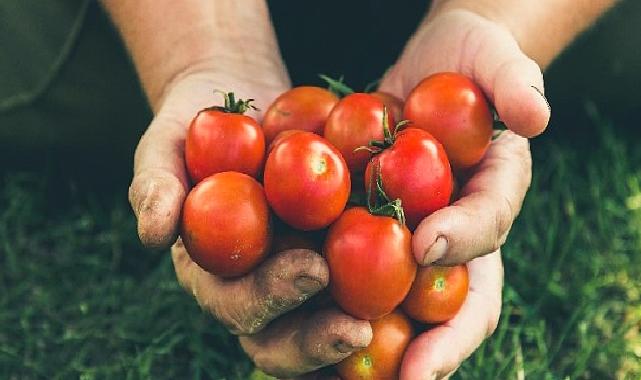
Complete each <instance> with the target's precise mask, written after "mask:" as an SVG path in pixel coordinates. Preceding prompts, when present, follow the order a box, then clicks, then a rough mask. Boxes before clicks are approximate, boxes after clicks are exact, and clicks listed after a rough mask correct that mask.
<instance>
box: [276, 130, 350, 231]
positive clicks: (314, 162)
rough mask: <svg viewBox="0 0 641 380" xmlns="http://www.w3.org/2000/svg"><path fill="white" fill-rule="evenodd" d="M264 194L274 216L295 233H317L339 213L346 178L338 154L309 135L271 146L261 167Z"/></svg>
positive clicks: (346, 194)
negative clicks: (262, 169) (298, 231)
mask: <svg viewBox="0 0 641 380" xmlns="http://www.w3.org/2000/svg"><path fill="white" fill-rule="evenodd" d="M264 183H265V193H266V194H267V200H268V201H269V204H270V205H271V206H272V208H273V209H274V212H275V213H276V214H277V215H278V216H279V217H280V218H281V219H282V220H283V221H284V222H285V223H287V224H289V225H290V226H292V227H294V228H297V229H299V230H304V231H310V230H318V229H321V228H323V227H326V226H328V225H329V224H331V223H332V222H333V221H334V220H336V218H338V217H339V216H340V214H341V212H343V209H344V208H345V205H346V204H347V199H348V198H349V192H350V176H349V171H348V170H347V166H346V165H345V161H344V160H343V157H341V155H340V153H339V152H338V151H337V150H336V148H334V147H333V146H332V145H331V144H329V143H328V142H327V141H326V140H325V139H323V138H322V137H320V136H318V135H315V134H313V133H311V132H300V133H294V134H291V135H290V136H288V137H287V138H286V139H284V140H283V141H281V142H280V143H278V144H277V145H276V146H274V148H273V150H272V151H271V152H270V153H269V157H267V163H266V164H265V175H264Z"/></svg>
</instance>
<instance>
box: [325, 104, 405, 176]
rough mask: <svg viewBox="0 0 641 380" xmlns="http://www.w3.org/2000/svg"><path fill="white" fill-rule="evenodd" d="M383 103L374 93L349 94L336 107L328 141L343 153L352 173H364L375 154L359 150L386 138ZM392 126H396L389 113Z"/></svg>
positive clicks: (330, 119) (327, 124) (326, 127)
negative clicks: (372, 155) (374, 141)
mask: <svg viewBox="0 0 641 380" xmlns="http://www.w3.org/2000/svg"><path fill="white" fill-rule="evenodd" d="M383 109H384V105H383V102H382V101H381V100H380V99H378V98H377V97H376V96H373V95H371V94H363V93H354V94H350V95H347V96H346V97H344V98H343V99H341V101H340V102H338V104H337V105H336V107H334V109H333V110H332V113H330V114H329V117H328V118H327V123H326V124H325V134H324V136H325V138H326V139H327V140H329V142H331V143H332V144H334V146H336V148H338V150H339V151H340V152H341V154H342V155H343V157H344V158H345V161H346V162H347V167H349V170H350V171H351V172H352V173H362V172H363V171H364V170H365V166H366V165H367V161H368V160H369V159H370V157H371V154H370V153H369V152H367V151H364V150H360V151H357V152H354V150H355V149H356V148H359V147H361V146H366V145H367V144H369V142H370V141H371V140H381V139H382V138H383V129H382V128H381V125H382V121H383ZM388 121H389V124H390V125H392V124H393V120H392V117H391V116H390V115H389V114H388Z"/></svg>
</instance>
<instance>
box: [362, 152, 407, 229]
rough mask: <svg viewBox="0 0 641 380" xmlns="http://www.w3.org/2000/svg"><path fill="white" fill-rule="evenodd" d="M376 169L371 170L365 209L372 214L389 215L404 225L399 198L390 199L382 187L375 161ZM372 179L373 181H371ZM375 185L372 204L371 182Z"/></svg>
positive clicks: (380, 176) (379, 168)
mask: <svg viewBox="0 0 641 380" xmlns="http://www.w3.org/2000/svg"><path fill="white" fill-rule="evenodd" d="M375 165H376V169H375V170H374V171H372V178H371V180H370V185H369V186H368V187H367V209H368V210H369V212H370V214H372V215H380V216H390V217H392V218H394V219H396V220H398V221H399V222H400V223H401V224H403V225H405V211H404V210H403V204H402V202H401V199H400V198H397V199H395V200H393V201H392V200H390V198H389V197H388V196H387V194H386V193H385V190H384V189H383V176H382V174H381V166H380V164H379V163H378V162H376V164H375ZM372 181H374V182H372ZM373 183H374V184H375V186H376V195H375V196H374V197H373V198H374V204H372V187H373V186H372V184H373Z"/></svg>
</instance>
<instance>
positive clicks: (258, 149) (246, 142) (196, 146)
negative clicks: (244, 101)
mask: <svg viewBox="0 0 641 380" xmlns="http://www.w3.org/2000/svg"><path fill="white" fill-rule="evenodd" d="M264 155H265V137H264V135H263V130H262V128H261V127H260V125H258V123H257V122H256V120H254V119H253V118H251V117H249V116H246V115H241V114H238V113H228V112H223V111H219V110H212V109H205V110H202V111H200V112H199V113H198V114H197V115H196V117H194V119H193V120H192V121H191V124H190V125H189V129H188V131H187V136H186V137H185V164H186V166H187V171H188V172H189V177H190V178H191V179H192V181H193V183H198V182H200V181H202V180H203V179H205V178H206V177H209V176H210V175H213V174H216V173H221V172H226V171H235V172H240V173H245V174H247V175H250V176H252V177H254V178H256V176H257V175H258V174H259V172H260V169H261V168H262V166H263V159H264Z"/></svg>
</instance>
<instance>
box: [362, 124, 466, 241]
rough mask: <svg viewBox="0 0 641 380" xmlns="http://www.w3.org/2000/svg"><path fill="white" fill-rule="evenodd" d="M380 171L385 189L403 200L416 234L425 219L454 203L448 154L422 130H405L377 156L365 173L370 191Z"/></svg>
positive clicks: (406, 214)
mask: <svg viewBox="0 0 641 380" xmlns="http://www.w3.org/2000/svg"><path fill="white" fill-rule="evenodd" d="M379 168H380V175H381V178H382V183H383V190H385V193H387V195H388V197H389V198H390V199H397V198H400V199H401V201H402V205H403V210H405V218H406V219H407V226H408V227H409V229H410V230H412V231H413V230H414V229H415V228H416V226H418V224H419V223H420V222H421V220H423V218H425V217H426V216H428V215H429V214H431V213H433V212H434V211H436V210H438V209H440V208H442V207H445V206H447V205H448V204H449V202H450V197H451V195H452V181H453V179H452V171H451V169H450V163H449V161H448V160H447V155H446V154H445V150H444V149H443V147H442V146H441V144H439V142H438V141H436V139H435V138H434V137H432V135H430V134H429V133H427V132H425V131H424V130H422V129H417V128H407V129H404V130H401V131H400V132H398V133H397V134H396V137H395V140H394V144H393V145H392V146H391V147H389V148H387V149H385V150H383V151H382V152H381V153H380V154H377V155H376V156H374V158H373V159H372V160H371V161H370V162H369V164H368V165H367V170H366V171H365V184H366V187H365V188H366V189H367V188H369V186H370V183H371V180H372V179H376V177H373V176H375V175H378V173H377V172H378V171H379Z"/></svg>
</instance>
